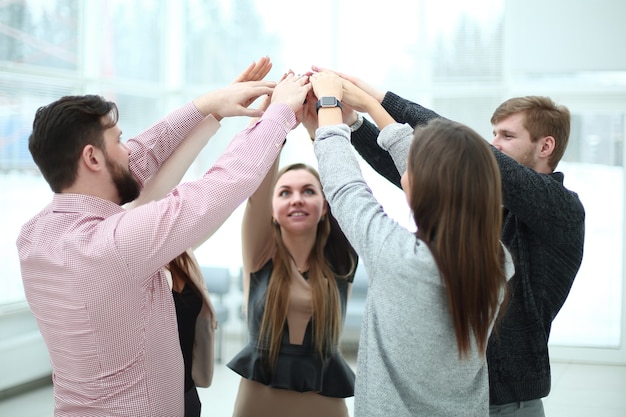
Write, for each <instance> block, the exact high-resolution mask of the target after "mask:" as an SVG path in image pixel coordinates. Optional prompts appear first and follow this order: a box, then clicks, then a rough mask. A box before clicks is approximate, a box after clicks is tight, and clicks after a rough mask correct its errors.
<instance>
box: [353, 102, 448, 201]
mask: <svg viewBox="0 0 626 417" xmlns="http://www.w3.org/2000/svg"><path fill="white" fill-rule="evenodd" d="M382 106H383V108H384V109H385V110H387V112H388V113H389V114H390V115H391V117H393V119H394V120H395V121H396V122H398V123H406V124H408V125H410V126H411V127H412V128H415V126H418V125H424V124H426V123H428V121H430V120H431V119H435V118H438V117H441V116H439V115H438V114H437V113H435V112H434V111H432V110H430V109H427V108H426V107H422V106H420V105H419V104H417V103H414V102H412V101H410V100H406V99H404V98H402V97H400V96H398V95H396V94H394V93H392V92H391V91H388V92H387V93H386V94H385V98H384V99H383V102H382ZM379 133H380V131H379V130H378V128H377V127H376V126H375V125H374V124H373V123H372V122H370V121H369V120H367V119H365V120H364V121H363V124H362V125H361V127H360V128H359V129H357V130H356V131H355V132H352V135H351V138H350V140H351V142H352V145H353V146H354V148H355V149H356V151H357V152H358V153H359V155H361V157H363V159H364V160H365V162H367V163H368V164H369V165H370V166H371V167H372V168H373V169H374V170H375V171H376V172H378V173H379V174H380V175H382V176H383V177H384V178H386V179H387V180H388V181H389V182H391V183H392V184H394V185H395V186H396V187H398V188H400V187H401V185H400V176H401V174H402V173H403V172H404V171H398V170H396V169H394V167H393V162H394V159H392V157H391V156H390V155H389V153H388V152H387V151H386V150H384V149H381V148H380V147H379V146H377V144H376V138H377V137H378V135H379Z"/></svg>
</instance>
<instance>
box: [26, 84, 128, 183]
mask: <svg viewBox="0 0 626 417" xmlns="http://www.w3.org/2000/svg"><path fill="white" fill-rule="evenodd" d="M117 121H118V109H117V106H116V105H115V103H113V102H111V101H107V100H105V99H104V98H102V97H100V96H97V95H85V96H65V97H62V98H60V99H59V100H57V101H54V102H52V103H50V104H48V105H47V106H42V107H40V108H39V109H37V113H36V114H35V120H34V121H33V131H32V133H31V135H30V137H29V138H28V149H29V150H30V153H31V155H32V157H33V160H34V161H35V163H36V164H37V166H38V167H39V170H40V171H41V174H42V175H43V177H44V178H45V179H46V181H47V182H48V184H49V185H50V188H51V189H52V191H54V192H60V191H62V190H63V189H65V188H67V187H69V186H71V185H72V184H74V181H76V175H77V167H78V160H79V158H80V155H81V153H82V151H83V148H84V147H85V146H86V145H93V146H95V147H96V148H98V149H104V136H103V132H104V130H106V129H108V128H111V127H113V126H115V125H116V124H117Z"/></svg>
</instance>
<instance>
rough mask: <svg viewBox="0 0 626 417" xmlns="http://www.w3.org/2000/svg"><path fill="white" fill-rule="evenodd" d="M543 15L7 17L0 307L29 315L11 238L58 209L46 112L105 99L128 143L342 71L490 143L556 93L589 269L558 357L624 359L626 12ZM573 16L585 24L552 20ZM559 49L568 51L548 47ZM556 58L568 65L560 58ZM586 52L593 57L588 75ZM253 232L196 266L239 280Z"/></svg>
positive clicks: (385, 194)
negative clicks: (39, 129) (35, 122)
mask: <svg viewBox="0 0 626 417" xmlns="http://www.w3.org/2000/svg"><path fill="white" fill-rule="evenodd" d="M538 3H539V0H509V1H505V0H481V1H475V2H469V3H468V2H464V1H461V0H442V1H438V2H432V1H427V0H417V1H414V2H406V1H402V0H388V1H386V2H384V4H383V3H375V4H372V5H367V6H366V5H365V4H364V3H362V2H357V1H356V0H350V1H343V0H342V1H341V2H340V1H339V0H321V1H319V2H316V3H315V4H314V5H311V7H308V8H307V12H306V15H303V14H302V13H297V14H293V13H292V12H293V10H292V8H291V7H289V6H285V4H284V3H283V2H279V1H277V0H267V1H260V0H235V1H230V2H226V1H221V2H215V1H201V0H182V1H180V2H173V1H166V0H155V1H147V0H112V1H104V0H90V1H75V0H47V1H35V0H32V1H27V0H22V1H17V0H16V1H8V2H2V3H0V185H1V186H2V190H3V193H2V197H0V199H1V206H0V218H1V219H2V220H1V221H2V222H3V225H2V230H3V234H2V239H1V241H0V260H1V261H2V264H3V265H4V266H5V268H4V274H3V278H2V279H1V280H0V304H5V303H20V302H21V303H23V300H24V294H23V290H22V285H21V280H20V273H19V263H18V261H17V251H16V247H15V239H16V237H17V234H18V233H19V228H20V226H21V224H22V223H24V222H25V221H26V220H27V219H28V218H30V217H31V216H32V215H34V214H35V213H36V212H37V211H39V210H40V209H41V208H42V207H43V206H44V205H45V204H46V203H47V202H48V201H49V200H50V197H51V192H50V190H49V188H48V186H47V184H46V183H45V182H44V181H43V180H42V179H41V177H40V176H39V174H38V171H37V169H36V167H35V166H34V164H33V163H32V160H31V158H30V154H29V153H28V149H27V141H28V135H29V133H30V129H31V125H32V119H33V116H34V114H35V111H36V109H37V108H38V107H39V106H41V105H44V104H47V103H49V102H50V101H52V100H54V99H57V98H59V97H60V96H62V95H67V94H86V93H96V94H100V95H103V96H105V97H106V98H108V99H111V100H114V101H116V102H117V103H118V105H119V108H120V112H121V118H120V125H121V127H122V129H123V130H124V137H126V138H128V137H131V136H133V135H134V134H137V133H139V132H140V131H141V130H143V129H145V128H147V127H148V126H149V125H150V124H151V123H153V122H154V121H156V120H157V119H158V118H160V117H161V116H163V115H164V114H165V113H166V112H167V111H169V110H171V109H173V108H175V107H177V106H179V105H181V104H183V103H184V102H186V101H188V100H189V99H191V98H193V97H195V96H197V95H199V94H201V93H203V92H205V91H207V90H210V89H214V88H217V87H220V86H223V85H224V84H226V83H229V82H231V81H232V79H233V78H234V77H235V76H236V75H237V74H238V73H239V72H240V71H241V70H242V69H243V68H245V67H246V65H247V64H248V63H250V62H252V61H253V60H255V59H257V58H259V57H260V56H262V55H269V56H270V57H271V58H272V60H273V62H274V69H273V70H272V72H271V73H270V78H272V79H278V78H280V76H281V75H282V74H283V73H284V72H285V71H286V70H288V69H293V70H294V71H296V72H304V71H307V70H309V68H310V65H311V64H317V65H321V66H329V67H332V68H336V69H339V70H342V71H345V72H347V73H351V74H354V75H357V76H359V77H361V78H362V79H364V80H366V81H368V82H370V83H372V84H374V85H377V86H379V87H380V88H381V89H385V90H392V91H394V92H396V93H398V94H400V95H402V96H405V97H407V98H410V99H412V100H415V101H418V102H420V103H421V104H423V105H425V106H427V107H432V108H433V109H434V110H436V111H437V112H439V113H440V114H442V115H444V116H446V117H448V118H451V119H455V120H458V121H460V122H463V123H466V124H468V125H470V126H471V127H473V128H474V129H476V130H477V131H478V132H480V133H481V134H482V135H484V137H485V138H487V139H488V138H490V137H491V126H490V124H489V119H490V116H491V112H492V111H493V110H494V109H495V107H496V106H497V105H498V104H499V103H500V102H501V101H503V100H504V99H506V98H508V97H511V96H517V95H526V94H540V95H550V96H552V97H553V98H554V99H555V100H556V101H558V102H560V103H562V104H565V105H567V106H568V107H569V108H570V110H571V111H572V114H573V125H572V136H571V144H570V147H569V149H568V152H567V154H566V156H565V158H564V161H563V162H562V163H561V164H560V166H559V170H561V171H563V172H564V173H565V184H566V186H567V187H569V188H571V189H572V190H574V191H576V192H578V193H579V195H580V198H581V200H582V201H583V204H584V205H585V208H586V211H587V224H586V227H587V235H586V247H585V257H584V260H583V266H582V268H581V270H580V273H579V276H578V277H577V279H576V282H575V284H574V287H573V288H572V292H571V294H570V297H569V299H568V301H567V302H566V304H565V306H564V308H563V310H562V312H561V313H560V315H559V316H558V317H557V320H556V321H555V322H554V326H553V331H552V338H551V343H552V344H553V345H554V346H557V347H559V348H560V347H563V346H565V347H572V346H575V347H585V348H594V349H614V350H619V351H620V352H622V357H623V356H624V355H623V352H624V351H625V348H624V347H623V346H622V339H623V336H624V335H623V332H624V324H623V323H622V318H623V314H624V313H623V311H624V305H623V301H624V288H623V280H624V269H623V258H624V245H623V241H624V232H623V230H624V221H623V220H624V205H623V196H624V169H623V167H624V146H623V144H624V131H625V130H626V127H625V121H624V117H625V115H626V104H625V103H626V76H625V75H624V74H626V63H623V62H622V61H620V57H621V56H622V55H623V54H622V55H619V54H616V53H615V51H617V50H621V49H620V46H619V45H617V44H616V42H618V40H619V39H623V36H621V35H626V33H625V32H624V29H623V28H622V27H621V26H619V22H617V20H616V19H617V18H611V16H613V17H615V16H623V15H624V13H626V10H625V9H626V6H624V5H622V4H621V3H619V2H606V3H605V6H604V9H608V11H607V12H606V19H603V20H602V21H599V20H598V21H597V19H592V18H587V17H586V16H587V15H586V13H585V10H587V9H588V10H594V12H597V11H598V10H600V9H598V8H597V7H595V3H594V2H591V1H590V0H586V1H583V2H577V3H576V4H575V5H574V4H570V2H566V1H565V0H555V1H554V2H551V3H550V5H549V7H548V4H546V3H545V2H541V7H538ZM604 9H602V10H604ZM537 10H541V15H537ZM564 13H571V16H572V19H559V18H551V16H554V15H556V16H560V15H562V14H564ZM603 13H604V12H603ZM568 16H569V15H568ZM533 19H539V22H534V20H533ZM585 19H587V20H585ZM544 21H549V22H550V24H543V23H542V22H544ZM533 22H534V23H533ZM556 26H558V28H556V29H554V28H555V27H556ZM580 27H585V28H586V29H585V31H584V33H585V34H586V35H585V36H588V34H593V36H595V37H596V38H595V40H596V41H595V42H593V43H587V42H586V41H585V39H587V38H586V37H585V38H581V39H579V38H576V39H579V40H580V42H579V43H578V44H577V48H566V47H563V46H562V45H563V44H565V43H566V42H567V38H563V37H562V36H561V34H562V33H569V34H571V36H573V37H576V36H577V35H576V34H577V33H578V32H580V31H579V28H580ZM544 28H548V29H549V28H552V29H554V30H555V31H556V32H555V34H550V33H542V36H543V37H542V38H541V41H539V40H538V39H537V38H538V36H539V35H538V34H537V33H538V31H539V30H540V29H541V30H548V29H544ZM616 30H617V31H620V30H621V32H619V33H620V34H621V35H619V36H618V35H615V34H614V32H615V31H616ZM557 32H558V33H557ZM581 33H582V32H581ZM589 36H590V35H589ZM557 38H558V42H561V44H559V45H555V44H554V43H551V42H550V40H553V39H557ZM529 40H534V41H533V42H530V41H529ZM596 49H598V50H603V49H604V54H598V53H597V51H596ZM554 51H558V54H556V55H558V59H552V58H553V56H554V55H555V52H554ZM585 54H591V55H593V56H594V57H596V58H594V59H593V60H585V59H580V57H581V56H583V57H584V56H585ZM604 55H606V56H607V57H608V58H606V61H603V57H604ZM616 55H619V56H616ZM609 58H610V59H609ZM544 64H545V65H544ZM566 64H567V65H570V67H567V66H566ZM246 123H247V121H246V120H243V119H233V120H225V121H224V122H223V128H222V129H221V130H220V132H219V133H218V135H217V136H216V137H215V138H214V139H213V140H212V141H211V142H210V144H209V146H208V147H207V149H206V150H204V151H203V152H202V154H201V155H200V157H199V159H198V162H197V164H196V165H195V166H194V167H192V169H191V170H190V172H189V174H188V177H187V178H195V177H197V176H198V175H200V173H201V172H203V171H204V170H205V169H206V168H207V167H208V166H209V165H210V164H211V162H212V161H213V160H214V159H215V158H216V157H217V155H218V154H219V153H220V152H221V150H222V149H223V148H224V147H225V146H226V143H227V142H228V141H229V140H230V138H231V137H232V135H233V134H234V133H235V132H236V131H238V130H240V129H241V128H243V127H244V126H245V124H246ZM294 160H305V161H306V162H309V163H312V164H314V163H315V160H314V157H313V154H312V151H311V146H310V142H309V140H308V138H307V137H306V133H305V132H304V130H303V129H302V128H298V129H296V130H295V131H294V132H292V133H291V134H290V136H289V141H288V146H287V148H286V155H285V161H286V162H291V161H294ZM364 169H365V170H366V175H367V178H368V180H369V181H371V183H372V187H373V188H374V191H375V193H376V194H377V196H379V198H381V200H383V204H384V205H385V206H386V207H387V208H388V210H391V211H393V215H394V216H395V217H396V218H397V219H398V220H400V221H407V222H408V220H409V216H408V213H407V210H406V206H405V201H404V197H403V195H402V194H401V193H399V192H398V190H397V189H394V187H391V186H389V185H388V184H387V183H386V182H385V181H383V180H381V179H380V178H379V177H377V176H376V174H375V173H373V171H371V170H368V169H367V167H364ZM240 219H241V212H240V210H238V211H236V212H235V213H234V214H233V215H232V216H231V218H230V219H229V220H228V221H227V222H226V224H225V225H224V227H222V228H221V229H220V230H219V231H218V232H217V233H216V235H215V236H214V237H213V238H211V239H210V240H209V241H208V242H207V243H205V244H204V245H203V246H202V247H201V248H200V249H199V250H198V257H199V259H200V261H201V262H203V263H207V264H211V263H213V264H222V265H225V266H229V267H232V268H237V267H238V265H239V262H240V259H239V250H238V248H239V236H240V233H239V224H240ZM577 359H584V358H583V357H577Z"/></svg>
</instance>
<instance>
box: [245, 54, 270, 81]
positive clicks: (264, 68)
mask: <svg viewBox="0 0 626 417" xmlns="http://www.w3.org/2000/svg"><path fill="white" fill-rule="evenodd" d="M271 69H272V62H271V61H270V59H269V57H267V56H265V57H262V58H260V59H259V61H258V62H257V64H256V66H255V68H254V70H253V71H252V73H251V75H250V80H254V81H258V80H262V79H263V78H265V76H266V75H267V74H269V72H270V70H271Z"/></svg>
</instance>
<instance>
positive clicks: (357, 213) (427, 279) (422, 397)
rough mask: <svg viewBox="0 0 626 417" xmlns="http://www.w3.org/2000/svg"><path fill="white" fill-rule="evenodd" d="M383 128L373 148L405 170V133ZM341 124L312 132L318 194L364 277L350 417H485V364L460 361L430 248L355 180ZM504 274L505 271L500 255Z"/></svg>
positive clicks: (478, 358)
mask: <svg viewBox="0 0 626 417" xmlns="http://www.w3.org/2000/svg"><path fill="white" fill-rule="evenodd" d="M406 129H407V127H406V126H400V125H392V126H389V127H387V128H386V129H385V130H384V131H383V134H381V137H380V143H381V145H382V146H384V147H385V148H386V149H389V151H390V152H391V155H392V156H393V159H394V161H395V162H396V163H397V166H398V170H399V171H404V166H405V164H406V156H407V150H408V145H409V143H410V139H411V136H412V135H411V133H412V129H411V128H410V127H408V129H409V131H408V140H407V134H406ZM349 135H350V132H349V129H348V128H347V126H345V125H338V126H330V127H323V128H320V129H318V130H317V136H316V137H317V139H316V141H315V154H316V156H317V158H318V162H319V171H320V175H321V179H322V185H323V188H324V193H325V194H326V198H327V199H328V202H329V204H330V206H331V209H332V211H333V214H334V216H335V217H336V218H337V221H338V222H339V224H340V226H341V228H342V230H343V231H344V233H345V234H346V236H347V238H348V240H350V242H351V243H352V245H353V247H354V248H355V250H356V251H357V253H358V254H359V256H360V258H361V260H362V261H363V263H364V265H365V268H366V270H367V273H368V278H369V288H368V296H367V302H366V307H365V315H364V320H363V325H362V330H361V336H360V337H361V338H360V342H359V351H358V359H357V377H356V388H355V399H354V410H355V416H356V417H363V416H376V417H378V416H393V417H401V416H429V417H433V416H435V417H436V416H445V417H450V416H461V415H462V416H486V415H488V377H487V364H486V358H485V356H484V354H483V355H480V354H479V353H478V352H477V349H476V343H475V341H474V342H473V350H472V353H471V355H470V357H469V358H467V359H463V360H459V357H458V350H457V343H456V338H455V334H454V329H453V325H452V320H451V318H450V314H449V310H448V301H447V295H446V292H445V289H444V287H443V285H442V281H441V277H440V275H439V271H438V269H437V266H436V263H435V261H434V259H433V257H432V255H431V252H430V250H429V249H428V247H427V246H426V244H424V243H423V242H421V241H420V240H418V239H417V238H416V237H415V235H414V234H413V233H412V232H411V231H409V230H407V229H406V228H404V227H403V226H401V225H399V224H397V223H396V222H395V221H394V220H392V219H391V218H389V217H388V216H387V215H386V214H385V212H384V211H383V209H382V207H381V206H380V204H379V203H378V202H377V201H376V199H375V198H374V197H373V195H372V193H371V191H370V189H369V188H368V186H367V184H366V183H365V181H364V180H363V177H362V174H361V171H360V167H359V164H358V162H357V159H356V155H355V153H354V150H353V149H352V147H351V146H350V142H349ZM506 269H507V275H508V276H511V275H513V265H512V261H511V259H510V256H508V254H507V266H506Z"/></svg>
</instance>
